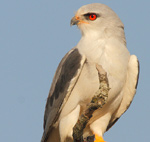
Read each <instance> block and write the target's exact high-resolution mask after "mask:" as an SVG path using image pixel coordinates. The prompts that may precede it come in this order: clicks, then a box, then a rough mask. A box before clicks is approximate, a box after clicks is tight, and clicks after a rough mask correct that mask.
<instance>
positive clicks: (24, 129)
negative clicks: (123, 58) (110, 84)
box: [0, 0, 150, 142]
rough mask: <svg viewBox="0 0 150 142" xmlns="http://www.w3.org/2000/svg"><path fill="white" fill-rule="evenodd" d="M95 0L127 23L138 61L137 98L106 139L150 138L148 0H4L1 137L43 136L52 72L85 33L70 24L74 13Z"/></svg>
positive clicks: (131, 141) (132, 141)
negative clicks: (82, 33) (106, 6)
mask: <svg viewBox="0 0 150 142" xmlns="http://www.w3.org/2000/svg"><path fill="white" fill-rule="evenodd" d="M96 2H97V3H103V4H106V5H108V6H109V7H111V8H112V9H113V10H114V11H115V12H116V13H117V14H118V16H119V17H120V19H121V20H122V21H123V23H124V25H125V34H126V39H127V47H128V49H129V51H130V52H131V54H135V55H137V57H138V59H139V61H140V79H139V84H138V89H137V94H136V96H135V98H134V101H133V103H132V105H131V107H130V108H129V110H128V111H127V112H126V113H125V114H124V115H123V116H122V117H121V118H120V119H119V121H118V122H117V123H116V124H115V125H114V126H113V127H112V128H111V129H110V130H109V131H108V132H107V133H105V135H104V139H105V141H107V142H141V141H142V142H148V141H149V126H150V111H149V109H150V106H149V100H150V94H149V84H150V77H149V73H150V45H149V41H150V8H149V5H150V1H149V0H138V1H137V0H132V1H131V0H126V1H120V0H111V1H110V0H105V1H104V0H92V1H91V0H76V1H75V0H64V1H60V0H13V1H12V0H1V1H0V141H2V142H10V141H11V142H20V141H21V142H40V139H41V136H42V133H43V116H44V109H45V104H46V99H47V96H48V92H49V88H50V85H51V82H52V79H53V76H54V73H55V71H56V68H57V66H58V64H59V62H60V60H61V59H62V57H63V56H64V55H65V53H66V52H68V51H69V50H70V49H71V48H72V47H74V46H75V45H76V44H77V42H78V41H79V40H80V37H81V35H80V31H79V30H78V29H77V27H76V26H74V27H70V19H71V18H72V17H73V16H74V13H75V12H76V10H77V9H78V8H80V7H81V6H82V5H85V4H89V3H96Z"/></svg>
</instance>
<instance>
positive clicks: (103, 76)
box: [73, 65, 110, 142]
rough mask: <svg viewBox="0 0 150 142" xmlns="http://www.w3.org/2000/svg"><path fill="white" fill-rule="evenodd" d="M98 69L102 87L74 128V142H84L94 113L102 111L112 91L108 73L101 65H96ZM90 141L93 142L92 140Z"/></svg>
mask: <svg viewBox="0 0 150 142" xmlns="http://www.w3.org/2000/svg"><path fill="white" fill-rule="evenodd" d="M96 69H97V71H98V76H99V82H100V86H99V89H98V91H97V92H96V93H95V95H94V97H93V98H92V100H91V102H90V103H89V104H88V105H87V106H86V109H85V111H84V112H83V113H82V114H81V115H80V117H79V119H78V121H77V123H76V125H75V126H74V128H73V139H74V142H83V131H84V128H85V127H86V124H87V123H88V122H89V120H90V118H91V117H92V114H93V112H94V111H95V110H97V109H101V108H102V107H103V106H104V105H105V104H106V102H107V98H108V92H109V90H110V88H109V82H108V78H107V73H106V72H105V70H104V69H103V68H102V66H101V65H96ZM89 141H90V142H92V141H91V140H89Z"/></svg>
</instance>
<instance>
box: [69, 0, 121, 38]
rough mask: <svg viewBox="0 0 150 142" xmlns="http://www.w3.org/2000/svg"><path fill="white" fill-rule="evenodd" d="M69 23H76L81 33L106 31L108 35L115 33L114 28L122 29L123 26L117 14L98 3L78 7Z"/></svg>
mask: <svg viewBox="0 0 150 142" xmlns="http://www.w3.org/2000/svg"><path fill="white" fill-rule="evenodd" d="M70 24H71V25H77V26H78V28H79V29H80V30H81V33H82V35H91V34H92V35H93V34H104V33H108V36H109V34H111V32H112V33H113V34H114V32H115V33H116V28H120V29H122V30H123V28H124V25H123V23H122V22H121V20H120V19H119V17H118V16H117V14H116V13H115V12H114V11H113V10H112V9H111V8H109V7H108V6H106V5H104V4H100V3H93V4H88V5H85V6H82V7H81V8H79V10H78V11H77V12H76V14H75V16H74V17H73V18H72V19H71V22H70ZM117 31H118V29H117ZM123 33H124V32H123Z"/></svg>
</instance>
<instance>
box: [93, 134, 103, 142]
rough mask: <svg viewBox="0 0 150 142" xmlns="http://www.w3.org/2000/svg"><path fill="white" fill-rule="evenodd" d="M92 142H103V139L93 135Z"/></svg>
mask: <svg viewBox="0 0 150 142" xmlns="http://www.w3.org/2000/svg"><path fill="white" fill-rule="evenodd" d="M94 142H105V141H104V139H103V137H101V136H98V135H97V134H95V141H94Z"/></svg>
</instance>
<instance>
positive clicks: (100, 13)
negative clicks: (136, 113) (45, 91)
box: [42, 3, 139, 142]
mask: <svg viewBox="0 0 150 142" xmlns="http://www.w3.org/2000/svg"><path fill="white" fill-rule="evenodd" d="M93 14H94V15H96V19H94V20H93V19H92V20H91V19H90V16H91V15H93ZM71 24H72V25H75V24H76V25H77V26H78V27H79V29H80V30H81V33H82V38H81V40H80V41H79V43H78V44H77V46H76V47H75V48H73V49H72V50H71V51H70V52H69V53H68V54H67V55H66V56H65V57H64V58H63V60H62V61H61V63H60V65H59V67H58V69H57V72H56V74H55V77H54V80H53V84H52V87H51V90H50V94H49V97H48V100H47V105H46V110H45V118H44V128H45V130H44V133H43V137H42V142H66V141H67V142H70V141H72V140H71V139H72V132H73V130H72V128H73V126H74V125H75V123H76V122H77V120H78V117H79V115H80V114H81V113H82V111H84V109H85V106H86V105H87V104H88V103H89V102H90V101H91V99H92V97H93V95H94V94H95V92H96V91H97V90H98V87H99V79H98V72H97V70H96V64H99V65H101V66H102V67H103V68H104V70H105V71H106V72H107V76H108V80H109V85H110V88H111V89H110V91H109V94H108V100H107V103H106V104H105V105H104V107H103V108H102V109H101V110H97V111H96V112H94V114H93V117H92V118H91V120H90V121H89V123H88V124H87V126H86V128H85V131H84V134H83V135H84V137H87V136H89V135H93V134H97V135H98V136H101V137H102V136H103V134H104V132H105V131H106V130H107V129H109V128H110V127H111V126H112V125H113V124H114V123H115V122H116V120H117V119H118V118H119V117H120V116H121V115H122V114H123V113H124V112H125V111H126V109H127V108H128V107H129V105H130V103H131V102H132V99H133V97H134V94H135V92H136V85H137V80H138V72H139V71H138V60H137V58H136V56H134V55H132V56H131V55H130V53H129V51H128V50H127V48H126V41H125V36H124V25H123V23H122V22H121V20H120V19H119V17H118V16H117V15H116V14H115V12H114V11H112V10H111V9H110V8H109V7H107V6H106V5H103V4H98V3H95V4H89V5H85V6H83V7H81V8H80V9H79V10H78V11H77V13H76V15H75V17H73V19H72V21H71ZM75 61H76V63H75V64H74V62H75ZM68 64H70V65H68ZM77 64H78V66H77ZM72 71H74V72H73V74H71V73H70V72H72ZM66 74H67V75H66ZM65 75H66V77H64V76H65ZM67 77H68V78H67ZM63 78H65V79H64V80H65V81H64V82H63ZM67 82H68V83H67ZM62 83H63V84H66V85H63V88H65V89H64V90H63V89H60V88H61V87H62V86H61V85H62ZM56 90H57V91H56ZM50 102H51V105H49V103H50ZM68 138H69V140H68Z"/></svg>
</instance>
